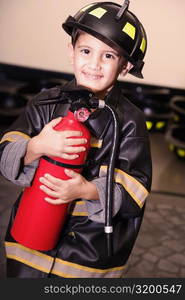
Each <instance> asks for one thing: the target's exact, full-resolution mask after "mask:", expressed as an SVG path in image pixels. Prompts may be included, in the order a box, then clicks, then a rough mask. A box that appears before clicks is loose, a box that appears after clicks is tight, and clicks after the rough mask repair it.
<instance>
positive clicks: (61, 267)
mask: <svg viewBox="0 0 185 300" xmlns="http://www.w3.org/2000/svg"><path fill="white" fill-rule="evenodd" d="M125 268H126V265H124V266H121V267H114V268H108V269H96V268H90V267H86V266H82V265H79V264H76V263H72V262H67V261H64V260H62V259H59V258H56V260H55V264H54V267H53V269H52V271H51V273H52V274H55V275H58V276H61V277H65V278H111V277H114V278H120V277H122V275H123V274H124V273H125Z"/></svg>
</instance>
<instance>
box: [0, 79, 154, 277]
mask: <svg viewBox="0 0 185 300" xmlns="http://www.w3.org/2000/svg"><path fill="white" fill-rule="evenodd" d="M68 84H69V86H70V85H74V82H72V83H68ZM60 91H61V87H56V88H52V89H49V90H46V91H43V92H41V93H40V94H38V95H37V96H36V97H35V98H34V99H33V101H30V102H29V103H28V105H27V107H26V109H25V112H24V113H23V114H22V115H21V116H20V117H19V118H18V119H17V120H16V121H15V123H14V124H13V125H12V126H11V127H10V128H9V129H8V130H7V132H5V134H4V136H3V138H2V140H1V144H0V155H1V166H2V165H3V163H4V159H3V153H4V152H5V151H6V148H7V147H8V145H9V144H10V143H14V144H15V145H16V143H18V141H19V140H20V137H21V139H22V140H25V141H28V140H29V139H30V138H31V137H33V136H35V135H37V134H38V133H39V132H40V131H41V129H42V128H43V127H44V125H45V124H47V123H48V122H50V121H51V120H52V119H54V118H57V117H59V116H64V115H65V114H66V111H67V109H68V108H69V107H67V106H66V104H49V105H40V106H39V105H36V104H37V102H38V100H39V101H42V100H47V99H48V100H49V99H55V98H56V99H57V98H58V97H59V95H60ZM105 101H106V103H107V104H109V105H111V106H113V107H114V108H115V109H116V112H117V114H118V118H119V131H120V140H119V147H118V153H117V157H116V164H115V170H114V187H115V189H116V187H117V189H118V190H119V197H116V193H115V194H114V199H113V201H114V202H115V203H116V202H117V201H119V202H120V203H119V205H117V206H116V205H113V206H114V207H117V209H115V210H114V213H113V219H112V222H113V233H112V238H113V255H112V257H108V255H107V251H106V249H107V241H106V234H105V232H104V223H103V221H102V219H101V217H100V218H99V217H98V216H99V210H103V211H104V208H103V209H100V207H101V206H102V205H103V204H102V203H103V202H101V199H100V203H99V207H96V205H97V202H99V201H97V200H85V199H77V200H75V201H73V202H72V204H71V206H70V209H69V213H68V217H67V220H66V222H65V226H64V228H63V229H62V232H61V237H60V240H59V241H58V244H57V246H56V248H55V249H53V250H51V251H36V250H32V249H29V248H26V247H24V246H23V245H20V244H18V243H17V242H16V241H15V240H14V239H13V238H12V237H11V235H10V228H11V224H12V222H13V219H14V214H15V212H16V207H17V205H18V203H19V199H18V200H17V202H16V203H15V205H14V206H13V210H12V214H11V218H10V223H9V228H8V231H7V235H6V242H5V246H6V255H7V258H8V277H22V278H23V277H28V278H30V277H49V276H50V274H53V275H56V276H60V277H65V278H66V277H68V278H80V277H81V278H88V277H102V278H106V277H109V278H110V277H114V278H118V277H122V276H123V274H124V272H125V267H126V263H127V260H128V258H129V256H130V254H131V251H132V248H133V246H134V243H135V241H136V238H137V235H138V232H139V229H140V225H141V222H142V218H143V213H144V207H145V201H146V198H147V196H148V194H149V192H150V188H151V177H152V176H151V174H152V167H151V154H150V144H149V137H148V132H147V129H146V124H145V118H144V115H143V113H142V112H141V111H140V110H139V109H138V108H137V107H136V106H135V105H134V104H132V103H131V102H130V101H128V99H126V98H125V97H124V95H123V93H122V90H121V87H120V84H119V82H117V83H116V84H115V86H114V87H113V89H112V90H111V91H110V92H109V94H108V95H107V96H106V99H105ZM86 126H87V127H88V129H89V130H90V133H91V135H92V142H91V148H90V152H89V155H88V159H87V164H86V166H85V168H84V169H83V173H82V175H83V176H84V177H85V178H86V179H87V180H93V181H94V182H95V183H96V181H97V182H98V180H99V179H101V180H102V182H103V185H105V186H106V174H107V169H108V165H109V158H110V153H111V151H112V135H113V122H112V118H111V117H110V114H109V112H108V110H107V109H105V108H104V109H97V110H95V111H94V112H93V113H92V114H91V115H90V117H89V119H88V120H87V121H86ZM15 149H16V148H15ZM20 151H21V149H20ZM15 161H16V159H15ZM23 167H24V166H23V165H22V164H21V162H20V165H19V169H20V173H21V170H23ZM30 168H31V167H30ZM35 168H36V166H35ZM3 169H6V166H4V167H1V170H2V174H3ZM32 169H34V167H32ZM22 173H25V172H22ZM3 175H4V174H3ZM19 175H20V174H17V175H15V177H16V178H15V180H14V181H13V182H15V183H16V179H17V178H18V177H19ZM5 176H6V175H5ZM9 180H11V179H9ZM101 180H100V181H101ZM103 191H104V190H103ZM120 195H121V196H120ZM102 197H103V196H102ZM100 198H101V193H100ZM118 198H119V199H118ZM120 199H121V200H120Z"/></svg>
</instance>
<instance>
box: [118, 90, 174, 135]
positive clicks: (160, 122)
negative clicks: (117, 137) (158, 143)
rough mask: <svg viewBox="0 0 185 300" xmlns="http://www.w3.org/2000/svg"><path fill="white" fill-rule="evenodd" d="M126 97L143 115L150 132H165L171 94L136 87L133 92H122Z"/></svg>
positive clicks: (166, 91)
mask: <svg viewBox="0 0 185 300" xmlns="http://www.w3.org/2000/svg"><path fill="white" fill-rule="evenodd" d="M123 92H124V94H125V95H126V97H127V98H128V99H129V100H130V101H131V102H133V103H134V104H135V105H136V106H137V107H139V108H140V109H141V110H142V111H143V112H144V115H145V119H146V125H147V129H148V131H150V132H165V131H166V128H167V126H168V122H169V120H170V118H171V108H170V106H169V103H170V97H171V92H170V90H169V89H165V88H156V89H155V88H154V89H150V88H145V89H143V88H142V87H140V86H138V87H136V89H135V91H131V90H125V91H124V90H123Z"/></svg>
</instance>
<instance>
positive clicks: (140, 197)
mask: <svg viewBox="0 0 185 300" xmlns="http://www.w3.org/2000/svg"><path fill="white" fill-rule="evenodd" d="M102 172H103V173H107V166H101V167H100V176H101V174H102ZM114 178H115V182H117V183H120V184H121V185H122V186H123V187H124V188H125V190H126V191H127V192H128V193H129V194H130V196H131V197H132V198H133V199H134V200H135V201H136V203H137V204H138V205H139V207H140V208H142V207H143V205H144V203H145V199H146V197H147V196H148V194H149V193H148V191H147V190H146V188H145V187H144V186H143V185H142V184H141V183H140V182H139V181H137V180H136V179H135V178H134V177H132V176H130V175H128V174H127V173H125V172H124V171H122V170H120V169H115V175H114Z"/></svg>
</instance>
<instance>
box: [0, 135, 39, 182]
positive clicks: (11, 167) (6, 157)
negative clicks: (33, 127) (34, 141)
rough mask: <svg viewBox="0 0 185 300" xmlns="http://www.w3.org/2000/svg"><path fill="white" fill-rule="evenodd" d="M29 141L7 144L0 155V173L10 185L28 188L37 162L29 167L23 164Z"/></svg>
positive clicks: (22, 140) (23, 140)
mask: <svg viewBox="0 0 185 300" xmlns="http://www.w3.org/2000/svg"><path fill="white" fill-rule="evenodd" d="M28 142H29V140H25V139H21V140H18V141H16V142H11V143H9V144H8V145H7V146H6V147H5V149H4V151H3V154H2V157H1V163H0V171H1V173H2V175H3V176H5V177H6V178H7V179H8V180H10V181H11V182H12V183H14V184H17V185H20V186H30V184H31V181H32V179H33V176H34V174H35V170H36V168H37V166H38V162H39V160H35V161H34V162H32V163H31V164H29V165H24V164H23V158H24V156H25V154H26V149H27V144H28Z"/></svg>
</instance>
